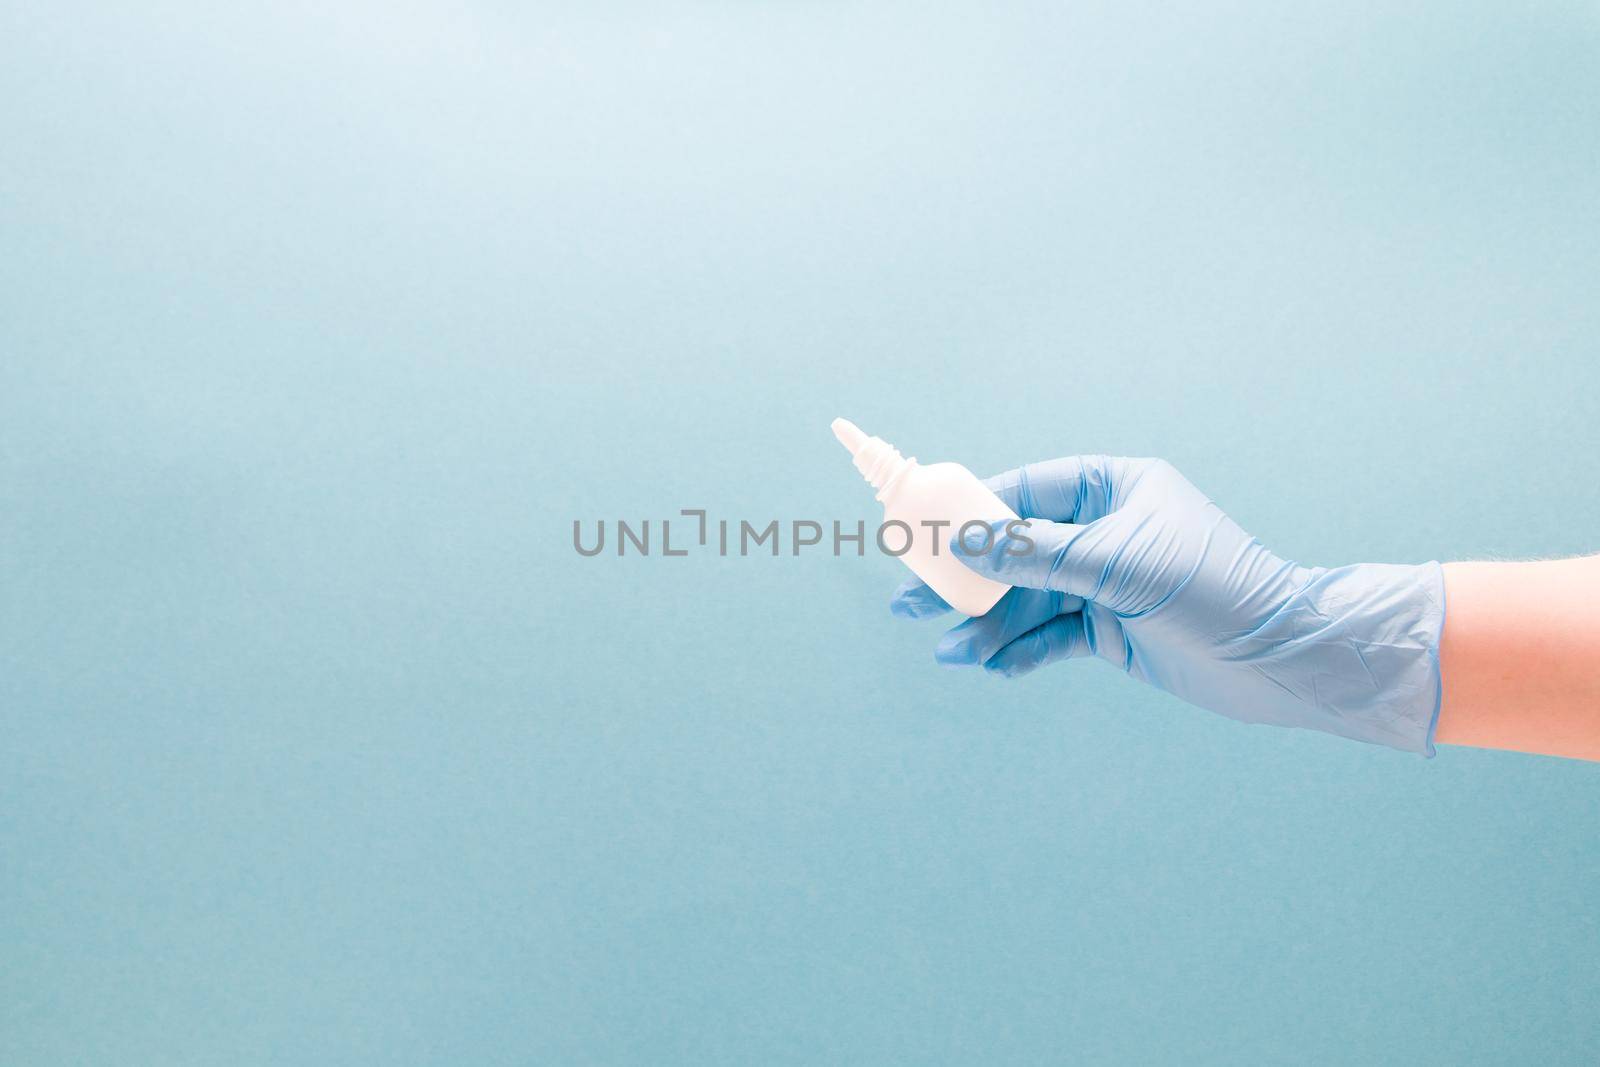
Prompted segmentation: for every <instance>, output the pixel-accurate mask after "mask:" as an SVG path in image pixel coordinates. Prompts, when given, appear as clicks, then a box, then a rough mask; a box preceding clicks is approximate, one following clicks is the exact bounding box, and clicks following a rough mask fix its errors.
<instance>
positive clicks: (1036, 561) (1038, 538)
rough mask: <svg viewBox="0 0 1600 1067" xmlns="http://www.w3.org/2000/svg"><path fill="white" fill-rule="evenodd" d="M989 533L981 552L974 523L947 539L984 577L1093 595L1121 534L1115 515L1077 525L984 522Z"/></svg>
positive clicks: (958, 555) (959, 556) (1041, 521)
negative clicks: (967, 533)
mask: <svg viewBox="0 0 1600 1067" xmlns="http://www.w3.org/2000/svg"><path fill="white" fill-rule="evenodd" d="M990 529H991V531H992V532H993V534H994V536H993V537H992V538H991V539H990V543H989V545H988V546H987V548H986V550H985V551H981V552H974V548H975V547H982V546H981V539H978V538H977V537H976V533H977V530H976V528H974V530H973V535H974V536H972V537H969V538H967V539H965V540H963V539H962V538H961V537H960V535H959V534H958V535H957V536H956V537H953V538H951V539H950V550H951V551H952V552H953V553H954V554H955V556H956V558H957V559H959V560H960V561H961V562H962V563H964V564H966V565H967V566H968V567H970V568H971V569H972V570H974V571H977V572H978V573H979V574H981V575H983V576H984V577H986V578H993V579H994V580H995V581H997V582H1004V583H1005V584H1006V585H1020V586H1025V587H1027V588H1029V589H1050V590H1054V591H1055V592H1058V593H1067V594H1070V595H1072V596H1077V597H1083V598H1084V599H1085V600H1093V599H1094V598H1095V596H1096V595H1097V594H1098V593H1099V592H1100V589H1101V587H1102V586H1103V585H1104V584H1105V580H1106V575H1107V572H1108V570H1109V568H1110V566H1111V563H1112V560H1113V559H1114V558H1115V557H1116V552H1117V548H1118V546H1119V545H1120V544H1121V543H1122V541H1123V537H1122V536H1121V531H1120V530H1119V529H1118V526H1117V523H1116V519H1115V518H1114V517H1113V518H1106V519H1096V520H1095V521H1094V522H1090V523H1085V524H1082V525H1080V524H1077V523H1070V522H1047V521H1046V520H1044V519H1027V520H1024V521H1022V522H1018V521H1017V520H1015V519H1012V520H1009V521H1007V520H1001V521H999V522H996V523H993V524H992V525H991V527H990Z"/></svg>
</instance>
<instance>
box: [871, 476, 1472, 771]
mask: <svg viewBox="0 0 1600 1067" xmlns="http://www.w3.org/2000/svg"><path fill="white" fill-rule="evenodd" d="M987 484H988V485H989V488H991V489H992V490H994V492H995V493H996V494H998V495H999V496H1000V498H1001V499H1002V500H1004V501H1005V502H1006V503H1007V504H1008V505H1010V507H1011V508H1012V510H1014V511H1015V512H1016V513H1017V514H1018V515H1020V516H1022V517H1023V518H1024V519H1027V520H1029V524H1028V526H1029V528H1028V532H1027V534H1026V537H1025V538H1011V537H1006V536H1005V535H1004V524H997V529H996V535H995V537H994V538H993V543H992V544H991V546H990V547H989V548H988V550H987V551H984V552H982V553H980V554H977V555H968V554H967V551H966V547H965V546H963V545H960V544H957V543H956V542H955V540H954V539H952V543H951V550H952V551H954V552H956V553H957V555H958V557H959V558H961V559H962V560H963V561H964V562H965V563H966V564H967V565H968V566H969V567H971V568H972V569H973V570H975V571H977V572H978V573H980V574H983V575H986V576H988V577H991V578H994V579H996V580H997V581H1001V582H1005V583H1007V584H1009V585H1012V586H1015V587H1016V588H1013V589H1012V590H1011V592H1009V593H1007V594H1006V595H1005V596H1004V597H1002V598H1001V600H1000V602H999V603H998V604H996V605H995V606H994V608H993V609H992V610H991V611H989V613H988V614H986V615H983V616H981V617H979V618H975V619H968V620H967V621H965V622H963V623H961V624H960V625H958V626H956V627H954V628H953V629H951V630H950V631H949V632H948V633H946V634H945V635H944V637H943V638H942V639H941V640H940V642H939V645H938V648H937V649H936V651H935V658H936V659H937V660H938V661H939V662H940V663H942V664H944V665H946V666H949V667H969V666H979V665H981V666H983V667H984V668H985V669H986V670H989V671H991V672H993V673H996V674H1000V675H1005V676H1008V677H1015V676H1019V675H1024V674H1027V673H1029V672H1031V671H1034V670H1036V669H1038V668H1039V667H1042V666H1044V665H1045V664H1048V663H1053V662H1055V661H1057V660H1066V659H1075V658H1079V657H1086V656H1098V657H1099V658H1101V659H1104V660H1106V661H1107V662H1109V663H1113V664H1115V665H1116V666H1118V667H1120V668H1122V669H1123V670H1124V671H1126V672H1127V673H1128V674H1129V675H1130V676H1132V677H1134V678H1136V679H1138V680H1139V681H1142V682H1147V683H1149V684H1150V685H1154V686H1155V687H1156V688H1158V689H1162V690H1165V691H1166V692H1169V693H1172V694H1173V695H1175V696H1178V697H1180V698H1182V699H1184V700H1187V701H1189V702H1190V703H1192V704H1197V705H1199V706H1201V707H1204V708H1209V709H1210V710H1212V711H1216V712H1220V713H1221V714H1224V715H1228V716H1230V717H1232V718H1236V719H1240V720H1243V721H1246V722H1264V723H1274V724H1277V725H1283V726H1304V727H1310V728H1313V729H1319V730H1325V731H1327V732H1330V733H1335V734H1340V735H1341V736H1345V737H1354V738H1357V739H1359V740H1364V741H1372V742H1375V743H1380V744H1387V745H1391V746H1393V747H1396V748H1402V749H1406V750H1409V751H1417V752H1425V753H1427V754H1430V755H1431V754H1432V730H1433V723H1434V719H1435V717H1436V715H1437V711H1438V705H1439V666H1438V647H1439V632H1440V628H1441V626H1442V624H1443V618H1444V600H1443V585H1442V579H1441V577H1440V573H1439V565H1438V564H1437V563H1429V564H1423V565H1420V566H1393V565H1386V564H1361V565H1357V566H1353V567H1341V568H1337V569H1334V570H1328V569H1325V568H1320V567H1303V566H1300V565H1299V564H1297V563H1294V562H1292V561H1289V560H1285V559H1282V558H1280V557H1278V556H1276V555H1274V554H1273V553H1272V552H1271V551H1269V550H1268V549H1267V548H1266V547H1265V546H1264V545H1262V544H1261V542H1259V541H1257V540H1256V539H1255V538H1253V537H1251V536H1250V535H1249V534H1247V533H1245V532H1244V531H1243V530H1242V529H1240V528H1239V526H1238V524H1236V523H1235V522H1233V520H1231V519H1229V518H1228V517H1227V516H1226V515H1225V514H1223V512H1222V510H1221V509H1220V508H1218V507H1217V505H1216V504H1214V503H1212V502H1211V501H1210V500H1209V499H1208V498H1207V497H1206V496H1205V494H1203V493H1201V492H1200V491H1199V490H1198V489H1196V488H1195V487H1194V486H1193V485H1191V484H1190V483H1189V482H1188V480H1187V479H1185V478H1184V477H1183V475H1181V474H1179V473H1178V472H1177V470H1176V469H1174V468H1173V466H1172V465H1171V464H1169V463H1167V462H1166V461H1164V460H1159V459H1124V458H1116V457H1110V456H1072V457H1067V458H1065V459H1057V460H1050V461H1048V462H1045V463H1036V464H1030V465H1029V466H1025V467H1021V468H1019V469H1017V470H1013V471H1008V472H1006V473H1005V474H1002V475H999V476H997V477H995V478H991V479H989V480H988V482H987ZM972 532H973V533H974V534H976V533H978V531H972ZM1026 540H1031V541H1032V543H1033V547H1032V550H1031V551H1021V550H1022V549H1023V548H1025V547H1026V544H1025V541H1026ZM971 541H972V542H974V543H976V542H980V541H981V538H979V537H976V536H974V537H973V538H971ZM890 606H891V609H892V610H893V611H894V612H895V614H897V615H903V616H908V617H912V618H926V617H929V616H932V615H937V614H940V613H942V612H944V611H948V610H949V607H948V605H946V604H945V603H944V602H943V601H942V600H941V599H940V598H939V597H938V595H937V594H935V593H934V592H933V591H932V590H931V589H929V588H928V587H927V586H926V585H924V584H923V583H922V582H920V581H915V580H913V581H910V582H907V583H906V584H905V585H904V586H902V587H901V588H900V589H899V591H897V592H896V593H895V596H894V599H893V601H892V603H891V605H890Z"/></svg>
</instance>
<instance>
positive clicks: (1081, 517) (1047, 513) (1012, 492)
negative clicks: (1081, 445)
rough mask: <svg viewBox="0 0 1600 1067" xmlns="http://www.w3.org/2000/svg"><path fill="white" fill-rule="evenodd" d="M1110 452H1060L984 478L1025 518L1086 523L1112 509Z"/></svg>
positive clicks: (996, 493) (993, 489) (989, 485)
mask: <svg viewBox="0 0 1600 1067" xmlns="http://www.w3.org/2000/svg"><path fill="white" fill-rule="evenodd" d="M1111 466H1112V464H1111V459H1110V457H1109V456H1062V457H1061V458H1060V459H1047V460H1044V461H1043V462H1040V463H1028V464H1025V465H1023V466H1021V467H1016V468H1014V469H1012V470H1008V471H1006V472H1004V473H1003V474H996V475H995V476H994V477H992V478H985V479H984V481H983V484H984V485H986V486H988V487H989V488H990V490H992V491H993V492H994V494H995V495H996V496H998V497H999V498H1000V499H1001V500H1003V501H1005V503H1006V506H1007V507H1009V508H1010V509H1011V510H1012V511H1015V512H1016V513H1017V514H1018V515H1019V516H1021V517H1022V518H1024V519H1048V520H1050V521H1051V522H1073V523H1087V522H1093V521H1094V520H1095V519H1099V518H1104V517H1105V516H1106V515H1107V514H1109V513H1110V512H1111V510H1112V507H1111V499H1112V492H1113V487H1112V473H1113V472H1112V469H1111Z"/></svg>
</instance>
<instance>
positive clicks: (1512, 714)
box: [1434, 556, 1600, 760]
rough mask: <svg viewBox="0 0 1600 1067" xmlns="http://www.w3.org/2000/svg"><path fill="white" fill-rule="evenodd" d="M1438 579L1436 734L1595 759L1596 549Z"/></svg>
mask: <svg viewBox="0 0 1600 1067" xmlns="http://www.w3.org/2000/svg"><path fill="white" fill-rule="evenodd" d="M1444 577H1445V604H1446V610H1445V622H1444V633H1443V636H1442V639H1441V641H1440V645H1439V666H1440V672H1441V674H1442V675H1443V678H1444V701H1443V704H1442V705H1441V707H1440V710H1439V722H1438V726H1437V729H1436V732H1435V735H1434V737H1435V740H1436V741H1438V742H1439V743H1441V744H1449V745H1469V746H1471V747H1474V748H1499V749H1509V750H1511V751H1514V752H1534V753H1540V754H1542V755H1547V756H1566V757H1569V758H1572V759H1584V760H1600V670H1597V669H1596V668H1597V667H1600V556H1589V557H1585V558H1582V559H1566V560H1550V561H1545V562H1537V563H1447V564H1445V565H1444Z"/></svg>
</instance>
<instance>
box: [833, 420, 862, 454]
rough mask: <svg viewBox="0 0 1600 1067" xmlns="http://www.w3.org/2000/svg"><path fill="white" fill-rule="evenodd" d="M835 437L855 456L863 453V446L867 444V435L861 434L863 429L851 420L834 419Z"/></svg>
mask: <svg viewBox="0 0 1600 1067" xmlns="http://www.w3.org/2000/svg"><path fill="white" fill-rule="evenodd" d="M832 429H833V436H835V437H837V438H838V439H839V443H840V444H841V445H844V447H845V448H846V449H848V450H849V452H850V454H851V455H852V456H853V455H855V454H856V453H857V452H859V451H861V446H862V445H864V444H866V443H867V435H866V434H865V433H862V432H861V427H859V426H857V425H856V424H855V423H853V422H851V421H850V420H849V419H834V420H833V423H832Z"/></svg>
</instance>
